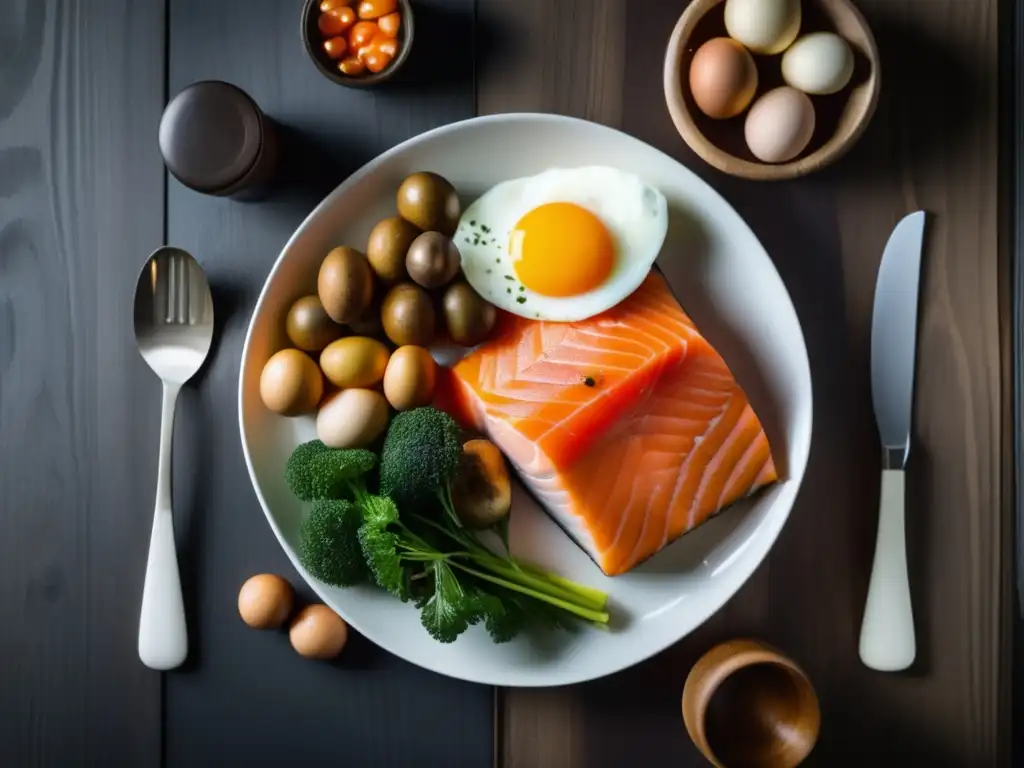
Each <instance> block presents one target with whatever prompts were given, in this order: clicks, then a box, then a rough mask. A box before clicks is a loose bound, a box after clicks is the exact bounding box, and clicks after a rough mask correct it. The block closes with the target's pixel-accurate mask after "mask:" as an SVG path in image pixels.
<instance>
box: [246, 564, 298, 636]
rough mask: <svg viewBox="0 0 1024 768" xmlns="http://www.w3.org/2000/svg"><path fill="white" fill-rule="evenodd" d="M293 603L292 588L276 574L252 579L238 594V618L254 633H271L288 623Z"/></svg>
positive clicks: (293, 594) (261, 575) (264, 574)
mask: <svg viewBox="0 0 1024 768" xmlns="http://www.w3.org/2000/svg"><path fill="white" fill-rule="evenodd" d="M294 602H295V593H294V592H293V591H292V585H291V584H289V583H288V582H287V581H285V580H284V579H282V578H281V577H280V576H278V575H277V574H275V573H261V574H259V575H258V576H253V577H252V578H250V579H249V580H248V581H246V582H245V584H243V585H242V589H241V590H239V592H238V614H239V615H240V616H241V617H242V621H244V622H245V623H246V624H248V625H249V626H250V627H253V628H255V629H273V628H275V627H280V626H281V625H282V624H284V623H285V621H287V620H288V616H289V614H290V613H291V612H292V605H293V603H294Z"/></svg>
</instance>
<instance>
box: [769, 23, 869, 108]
mask: <svg viewBox="0 0 1024 768" xmlns="http://www.w3.org/2000/svg"><path fill="white" fill-rule="evenodd" d="M852 76H853V51H852V50H850V44H849V43H847V42H846V41H845V40H844V39H843V38H841V37H840V36H839V35H837V34H835V33H833V32H813V33H811V34H809V35H804V36H803V37H801V38H800V39H799V40H797V41H796V42H795V43H793V45H792V46H790V48H789V50H788V51H786V52H785V53H784V54H783V55H782V77H783V78H784V79H785V81H786V82H787V83H788V84H789V85H791V86H793V87H794V88H799V89H800V90H801V91H803V92H804V93H813V94H817V95H825V94H829V93H836V92H837V91H841V90H842V89H843V88H845V87H846V84H847V83H848V82H850V78H851V77H852Z"/></svg>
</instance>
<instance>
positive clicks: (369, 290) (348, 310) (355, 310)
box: [316, 246, 373, 323]
mask: <svg viewBox="0 0 1024 768" xmlns="http://www.w3.org/2000/svg"><path fill="white" fill-rule="evenodd" d="M316 288H317V295H318V296H319V297H320V303H321V304H323V306H324V310H325V311H326V312H327V314H328V315H329V316H330V318H331V319H332V320H333V321H334V322H336V323H351V322H353V321H354V320H358V319H359V317H360V316H361V315H362V314H363V312H365V311H366V308H367V307H369V306H370V302H371V301H372V300H373V271H372V270H371V269H370V262H368V261H367V260H366V257H365V256H364V255H363V254H361V253H360V252H359V251H357V250H356V249H355V248H348V247H346V246H341V247H339V248H335V249H333V250H332V251H331V252H330V253H328V254H327V256H325V257H324V260H323V263H322V264H321V265H320V272H319V274H318V275H317V282H316Z"/></svg>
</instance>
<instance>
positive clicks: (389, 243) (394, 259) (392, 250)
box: [366, 216, 420, 284]
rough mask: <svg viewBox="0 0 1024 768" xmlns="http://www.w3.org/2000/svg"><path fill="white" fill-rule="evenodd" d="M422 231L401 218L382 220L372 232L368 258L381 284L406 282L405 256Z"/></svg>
mask: <svg viewBox="0 0 1024 768" xmlns="http://www.w3.org/2000/svg"><path fill="white" fill-rule="evenodd" d="M419 233H420V231H419V230H418V229H417V228H416V226H415V225H413V224H410V223H409V222H408V221H406V220H405V219H403V218H402V217H400V216H393V217H391V218H390V219H381V220H380V221H378V222H377V223H376V225H374V227H373V229H372V230H370V238H369V240H368V241H367V243H366V258H367V260H368V261H369V262H370V266H371V267H373V271H374V272H376V273H377V277H379V278H380V279H381V282H383V283H387V284H391V283H397V282H398V281H399V280H405V279H406V276H407V275H408V272H406V269H405V254H406V252H408V250H409V246H410V245H412V242H413V240H415V239H416V236H417V235H419Z"/></svg>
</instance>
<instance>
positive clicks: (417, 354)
mask: <svg viewBox="0 0 1024 768" xmlns="http://www.w3.org/2000/svg"><path fill="white" fill-rule="evenodd" d="M436 380H437V363H435V362H434V358H433V357H431V356H430V352H428V351H427V350H425V349H424V348H423V347H417V346H414V345H409V346H405V347H399V348H398V349H396V350H395V351H394V352H392V353H391V359H390V360H389V361H388V367H387V370H386V371H384V396H385V397H386V398H387V399H388V402H389V403H391V406H392V407H393V408H394V409H395V410H396V411H408V410H411V409H413V408H419V407H420V406H421V405H430V403H431V402H432V401H433V399H434V384H435V382H436Z"/></svg>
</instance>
